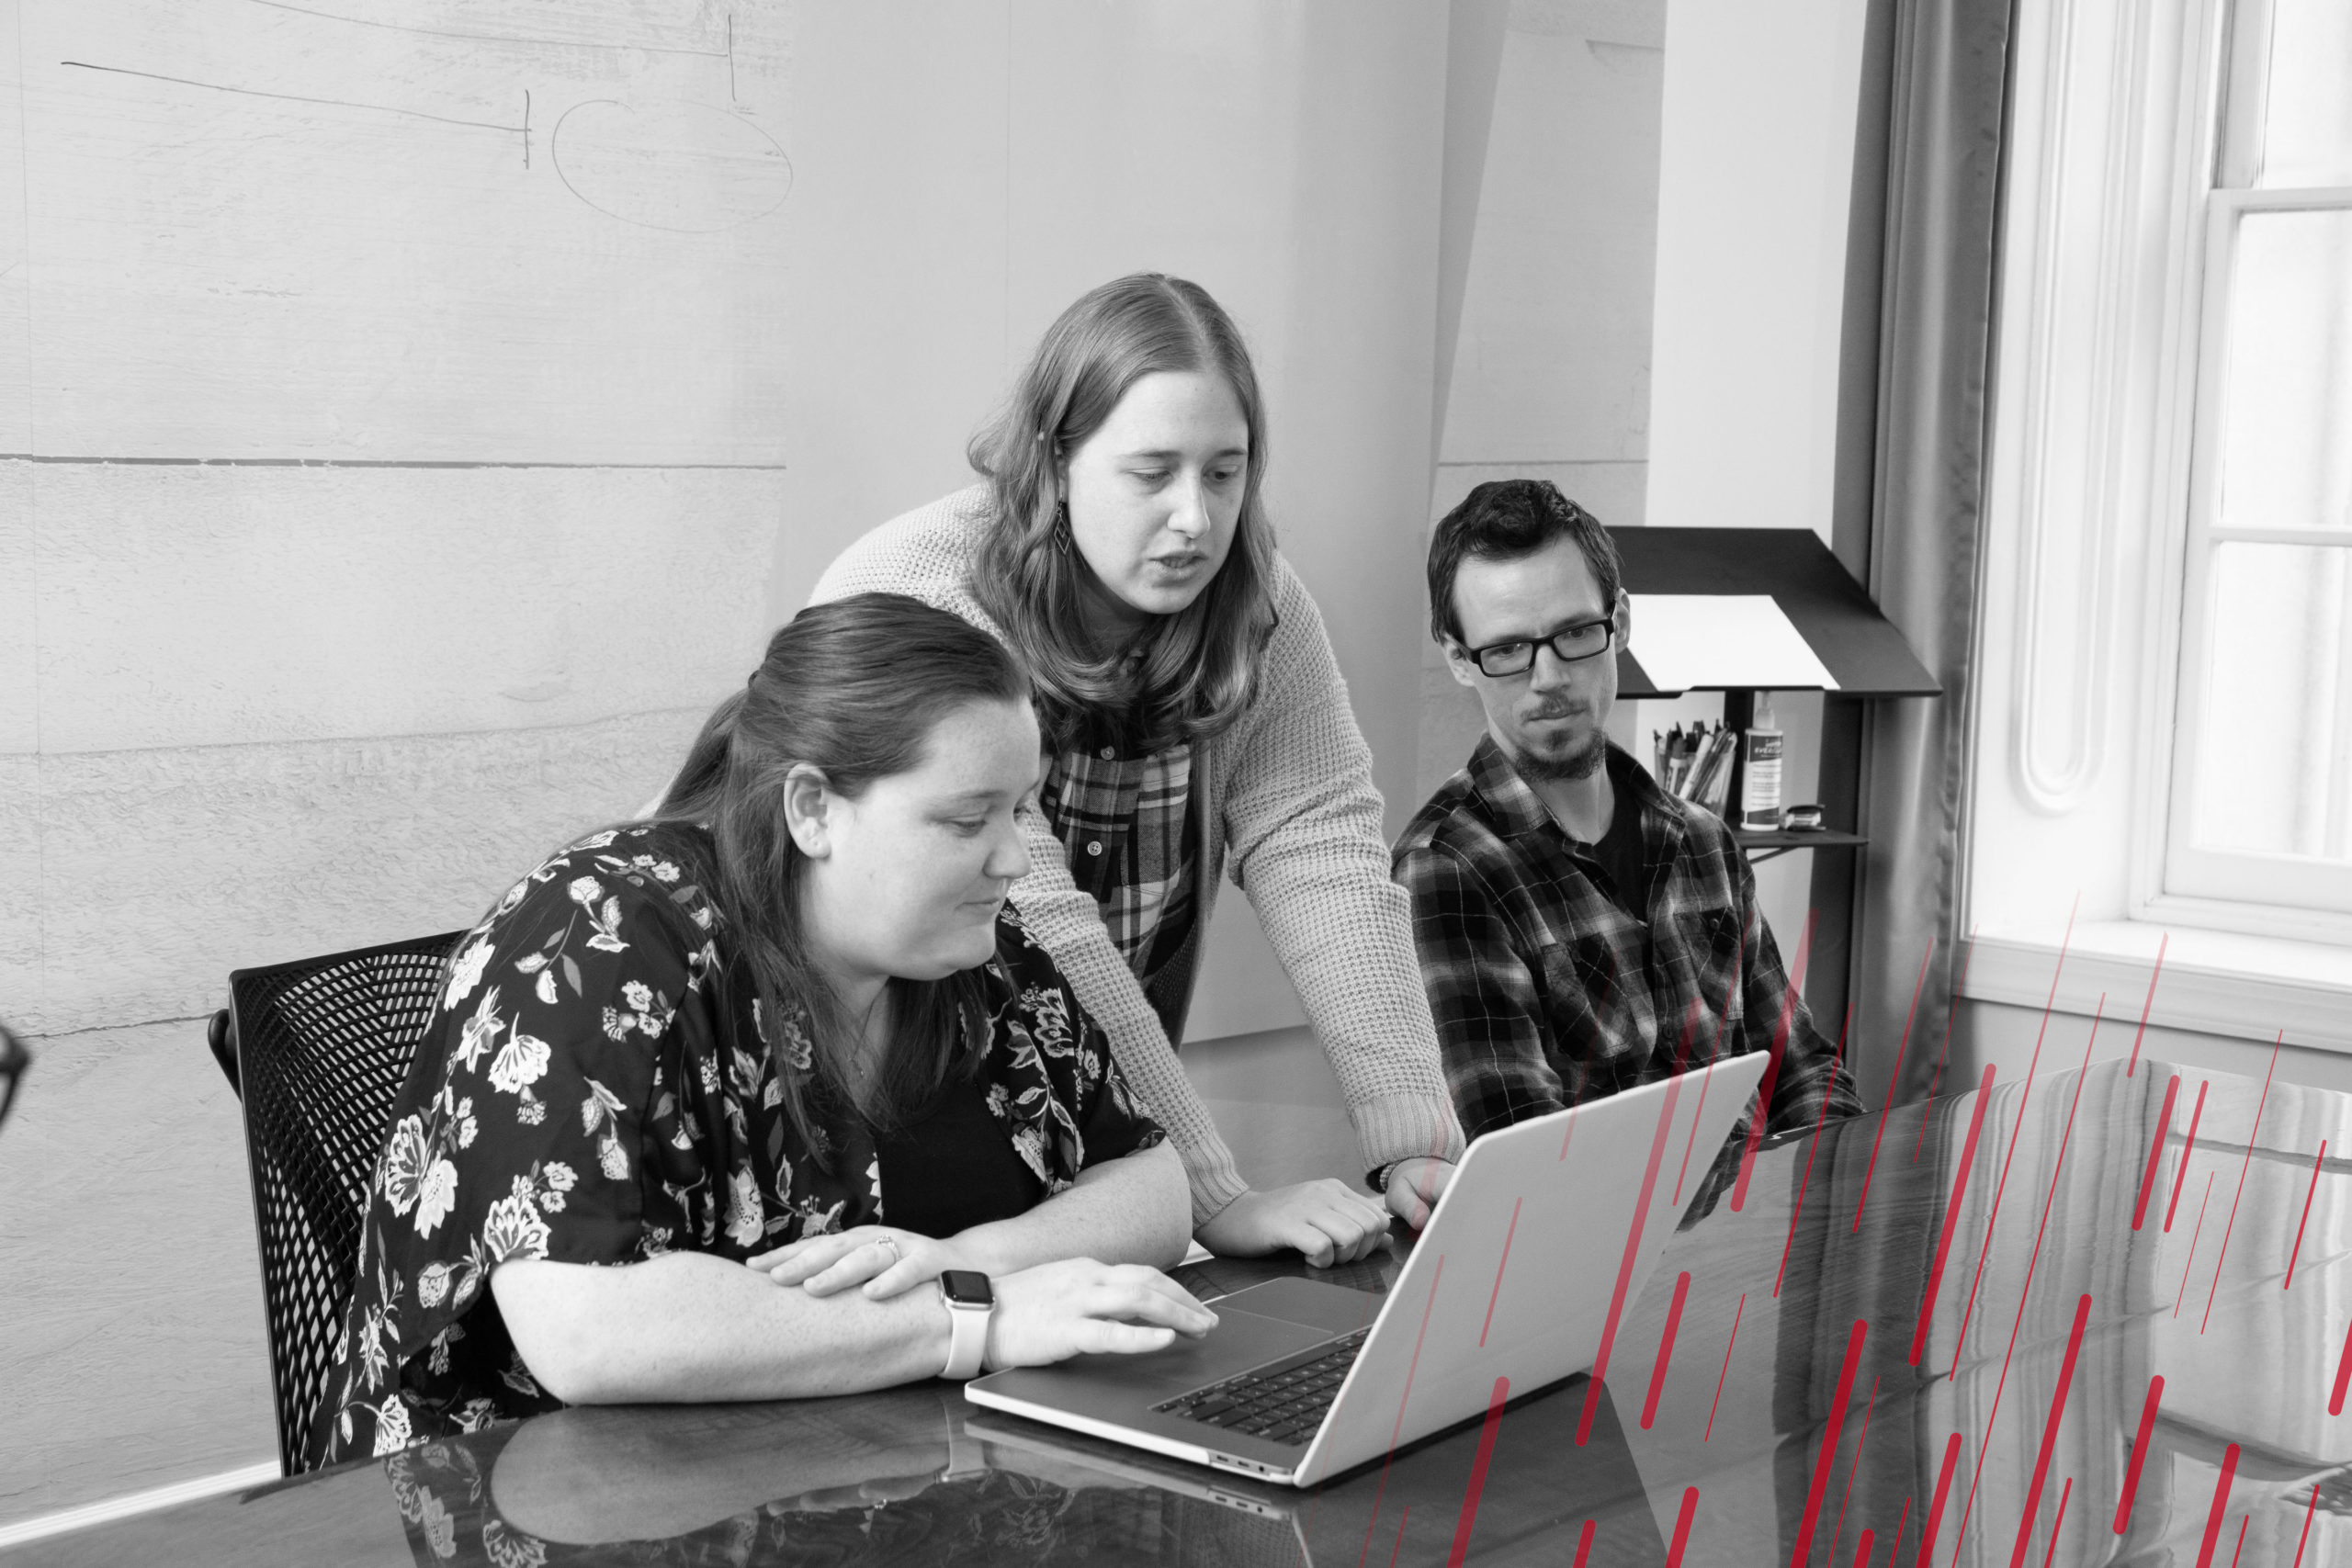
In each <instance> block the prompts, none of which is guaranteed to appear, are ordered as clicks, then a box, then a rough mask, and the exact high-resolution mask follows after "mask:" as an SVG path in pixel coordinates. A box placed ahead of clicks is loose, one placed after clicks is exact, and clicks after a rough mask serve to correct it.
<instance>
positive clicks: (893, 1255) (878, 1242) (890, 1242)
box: [874, 1235, 903, 1263]
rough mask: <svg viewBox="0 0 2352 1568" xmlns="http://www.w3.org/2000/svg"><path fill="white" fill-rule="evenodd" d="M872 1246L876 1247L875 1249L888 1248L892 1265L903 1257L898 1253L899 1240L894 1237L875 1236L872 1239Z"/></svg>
mask: <svg viewBox="0 0 2352 1568" xmlns="http://www.w3.org/2000/svg"><path fill="white" fill-rule="evenodd" d="M874 1245H875V1246H876V1247H888V1248H889V1249H890V1261H891V1262H893V1263H896V1262H898V1261H899V1258H901V1257H902V1256H903V1255H902V1254H901V1253H900V1252H899V1238H898V1237H897V1236H894V1235H880V1236H876V1237H875V1238H874Z"/></svg>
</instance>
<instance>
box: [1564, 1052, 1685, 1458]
mask: <svg viewBox="0 0 2352 1568" xmlns="http://www.w3.org/2000/svg"><path fill="white" fill-rule="evenodd" d="M1681 1094H1682V1080H1681V1079H1680V1078H1668V1079H1667V1080H1666V1103H1665V1104H1663V1105H1661V1106H1660V1107H1658V1112H1657V1132H1656V1133H1654V1134H1651V1136H1650V1160H1649V1164H1648V1165H1647V1166H1645V1168H1643V1170H1642V1192H1641V1196H1640V1197H1639V1198H1637V1199H1636V1200H1634V1223H1633V1224H1630V1225H1628V1226H1626V1227H1625V1252H1624V1256H1623V1257H1622V1258H1619V1259H1618V1262H1617V1288H1616V1289H1615V1290H1614V1291H1612V1292H1610V1295H1609V1316H1608V1318H1607V1319H1606V1320H1605V1321H1603V1322H1602V1324H1601V1325H1600V1352H1599V1353H1598V1354H1596V1355H1595V1356H1594V1357H1593V1359H1592V1381H1591V1382H1588V1383H1587V1384H1585V1390H1584V1413H1583V1414H1582V1415H1581V1416H1577V1447H1578V1448H1582V1447H1584V1444H1585V1439H1586V1438H1589V1437H1590V1436H1592V1417H1593V1415H1594V1413H1595V1412H1597V1411H1598V1410H1599V1409H1600V1380H1601V1379H1603V1378H1605V1377H1607V1376H1608V1375H1609V1352H1610V1351H1611V1349H1612V1348H1614V1347H1615V1346H1616V1343H1617V1325H1618V1323H1619V1322H1620V1321H1621V1320H1623V1317H1624V1315H1625V1292H1627V1291H1628V1290H1630V1289H1631V1288H1632V1286H1633V1283H1634V1264H1636V1263H1638V1262H1639V1261H1641V1257H1642V1232H1643V1231H1644V1230H1645V1228H1647V1223H1648V1220H1649V1217H1650V1200H1651V1199H1652V1198H1653V1197H1655V1196H1657V1168H1658V1167H1659V1166H1660V1165H1661V1164H1663V1163H1664V1162H1665V1159H1666V1139H1667V1134H1668V1133H1670V1132H1672V1131H1673V1130H1674V1102H1675V1101H1676V1100H1678V1099H1679V1098H1680V1097H1681Z"/></svg>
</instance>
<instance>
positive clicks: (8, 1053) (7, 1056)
mask: <svg viewBox="0 0 2352 1568" xmlns="http://www.w3.org/2000/svg"><path fill="white" fill-rule="evenodd" d="M32 1065H33V1054H32V1053H31V1052H30V1051H28V1050H26V1049H25V1043H24V1042H23V1041H21V1040H19V1039H17V1037H16V1036H15V1035H14V1034H12V1033H10V1032H8V1026H7V1025H6V1024H5V1023H0V1122H6V1121H7V1120H8V1108H9V1107H10V1106H13V1105H15V1104H16V1103H17V1085H18V1084H20V1083H22V1082H23V1081H24V1077H25V1069H26V1068H27V1067H29V1066H32Z"/></svg>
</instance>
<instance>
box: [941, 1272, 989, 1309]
mask: <svg viewBox="0 0 2352 1568" xmlns="http://www.w3.org/2000/svg"><path fill="white" fill-rule="evenodd" d="M939 1290H940V1293H941V1294H942V1295H944V1296H945V1297H946V1298H947V1299H948V1300H949V1301H951V1302H953V1303H956V1305H957V1306H975V1307H984V1306H993V1305H994V1304H995V1303H996V1292H995V1291H994V1290H992V1289H990V1288H989V1277H988V1276H987V1275H986V1274H983V1273H981V1272H979V1271H978V1269H942V1270H941V1271H940V1275H939Z"/></svg>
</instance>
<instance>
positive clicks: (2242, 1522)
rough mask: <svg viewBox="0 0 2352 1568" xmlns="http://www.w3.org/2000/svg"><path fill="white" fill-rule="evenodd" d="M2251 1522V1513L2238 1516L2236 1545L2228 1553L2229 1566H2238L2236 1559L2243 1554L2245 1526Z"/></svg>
mask: <svg viewBox="0 0 2352 1568" xmlns="http://www.w3.org/2000/svg"><path fill="white" fill-rule="evenodd" d="M2252 1523H2254V1516H2253V1515H2252V1514H2244V1515H2241V1516H2239V1518H2238V1546H2237V1550H2236V1551H2233V1552H2231V1553H2230V1568H2238V1559H2239V1558H2241V1557H2243V1556H2245V1527H2246V1526H2248V1525H2250V1524H2252Z"/></svg>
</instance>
